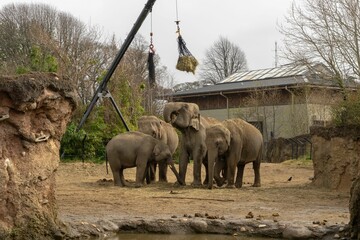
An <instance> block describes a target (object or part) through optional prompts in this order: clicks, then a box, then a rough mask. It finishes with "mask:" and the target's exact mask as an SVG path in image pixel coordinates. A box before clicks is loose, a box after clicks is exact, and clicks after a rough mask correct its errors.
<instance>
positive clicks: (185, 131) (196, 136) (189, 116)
mask: <svg viewBox="0 0 360 240" xmlns="http://www.w3.org/2000/svg"><path fill="white" fill-rule="evenodd" d="M164 120H165V122H168V123H171V125H172V126H173V127H175V128H177V129H178V130H179V131H180V132H181V133H182V134H181V141H180V142H181V145H180V159H179V175H180V179H181V180H182V182H183V184H184V185H185V184H186V183H185V176H186V170H187V165H188V163H189V161H190V160H193V161H194V172H193V182H192V185H193V186H195V187H196V186H201V185H202V183H201V164H202V163H203V164H204V165H205V168H206V179H205V181H204V183H207V181H208V176H207V175H208V170H207V168H208V165H207V158H206V154H207V148H206V144H205V139H206V128H207V127H209V126H210V125H211V124H214V123H217V122H219V121H217V120H216V119H214V118H206V117H200V110H199V106H198V105H197V104H195V103H185V102H170V103H167V104H166V105H165V108H164Z"/></svg>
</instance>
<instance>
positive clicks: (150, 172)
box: [149, 162, 157, 182]
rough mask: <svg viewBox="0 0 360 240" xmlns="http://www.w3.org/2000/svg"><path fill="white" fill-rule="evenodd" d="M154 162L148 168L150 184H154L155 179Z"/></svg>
mask: <svg viewBox="0 0 360 240" xmlns="http://www.w3.org/2000/svg"><path fill="white" fill-rule="evenodd" d="M156 165H157V163H156V162H153V163H150V167H149V175H150V182H155V179H156Z"/></svg>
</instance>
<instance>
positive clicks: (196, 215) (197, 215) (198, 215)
mask: <svg viewBox="0 0 360 240" xmlns="http://www.w3.org/2000/svg"><path fill="white" fill-rule="evenodd" d="M195 217H200V218H202V217H204V215H202V214H201V213H195Z"/></svg>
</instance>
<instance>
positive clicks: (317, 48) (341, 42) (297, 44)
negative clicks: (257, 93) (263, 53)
mask: <svg viewBox="0 0 360 240" xmlns="http://www.w3.org/2000/svg"><path fill="white" fill-rule="evenodd" d="M285 22H286V24H283V25H281V26H280V31H281V32H282V33H283V35H284V37H285V52H284V53H285V54H284V57H285V58H286V59H288V60H290V61H291V62H298V63H300V64H303V65H308V66H310V65H311V63H313V62H314V61H320V62H322V63H324V64H325V65H326V66H327V67H329V69H331V70H332V72H333V73H334V74H335V80H336V81H337V82H338V85H339V86H340V87H343V86H344V82H345V81H346V80H348V78H349V76H351V77H355V78H357V79H359V78H360V47H359V43H360V27H359V26H360V3H359V1H358V0H344V1H342V0H335V1H334V0H304V1H301V3H299V4H296V3H295V2H294V3H293V6H292V8H291V11H290V13H289V15H288V16H287V17H286V21H285Z"/></svg>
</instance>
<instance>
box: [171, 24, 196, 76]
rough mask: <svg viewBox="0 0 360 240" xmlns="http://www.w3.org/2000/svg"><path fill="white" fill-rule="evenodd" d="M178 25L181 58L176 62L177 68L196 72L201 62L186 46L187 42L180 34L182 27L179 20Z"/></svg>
mask: <svg viewBox="0 0 360 240" xmlns="http://www.w3.org/2000/svg"><path fill="white" fill-rule="evenodd" d="M176 24H177V25H178V30H177V32H178V38H177V42H178V51H179V58H178V61H177V64H176V69H177V70H180V71H184V72H192V73H193V74H195V70H196V67H197V65H198V64H199V63H198V61H197V60H196V58H195V57H194V56H193V55H192V54H191V52H190V51H189V49H188V48H187V47H186V43H185V41H184V39H183V38H182V36H181V34H180V28H179V24H178V21H177V23H176Z"/></svg>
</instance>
